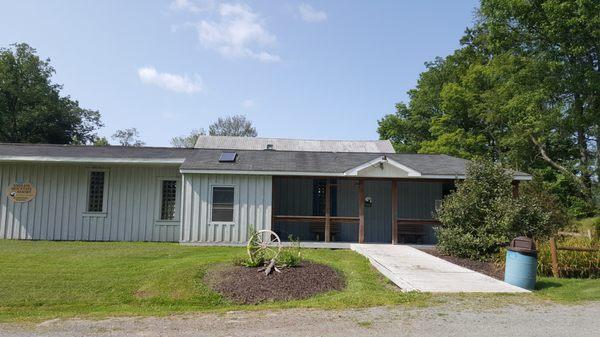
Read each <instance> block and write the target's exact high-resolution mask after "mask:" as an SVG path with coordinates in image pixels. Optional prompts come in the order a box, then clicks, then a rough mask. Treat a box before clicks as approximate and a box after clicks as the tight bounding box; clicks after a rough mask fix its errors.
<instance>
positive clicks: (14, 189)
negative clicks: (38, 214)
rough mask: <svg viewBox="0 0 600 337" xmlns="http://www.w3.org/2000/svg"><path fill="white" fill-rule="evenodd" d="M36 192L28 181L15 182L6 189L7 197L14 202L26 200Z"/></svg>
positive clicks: (31, 197) (33, 196) (29, 199)
mask: <svg viewBox="0 0 600 337" xmlns="http://www.w3.org/2000/svg"><path fill="white" fill-rule="evenodd" d="M36 192H37V191H36V189H35V187H33V185H31V184H30V183H21V184H19V183H17V184H14V185H12V186H11V187H10V188H9V189H8V197H9V198H10V200H12V201H14V202H28V201H31V199H33V198H35V194H36Z"/></svg>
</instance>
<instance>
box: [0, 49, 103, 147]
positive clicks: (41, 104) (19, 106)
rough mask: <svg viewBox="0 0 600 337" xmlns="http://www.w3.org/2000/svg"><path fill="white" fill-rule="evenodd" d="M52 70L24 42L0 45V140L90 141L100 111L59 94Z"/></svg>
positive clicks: (81, 142) (93, 134) (67, 142)
mask: <svg viewBox="0 0 600 337" xmlns="http://www.w3.org/2000/svg"><path fill="white" fill-rule="evenodd" d="M54 72H55V70H54V68H52V66H50V60H49V59H46V60H43V59H41V58H40V57H39V56H38V55H37V52H36V50H35V49H33V48H32V47H30V46H29V45H27V44H25V43H19V44H13V45H11V46H10V47H9V48H0V142H13V143H53V144H87V143H91V142H93V140H94V139H95V137H96V135H95V133H94V131H96V130H97V129H98V128H100V127H102V122H101V121H100V113H99V112H98V111H94V110H88V109H84V108H81V107H80V106H79V102H77V101H76V100H73V99H71V97H69V96H62V95H61V92H60V91H61V90H62V85H60V84H56V83H52V79H51V77H52V75H53V74H54Z"/></svg>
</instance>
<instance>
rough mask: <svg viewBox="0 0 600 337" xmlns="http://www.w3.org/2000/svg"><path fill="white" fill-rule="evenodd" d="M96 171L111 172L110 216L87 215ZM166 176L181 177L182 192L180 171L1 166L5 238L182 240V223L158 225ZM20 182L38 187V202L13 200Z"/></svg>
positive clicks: (0, 224) (0, 225) (0, 214)
mask: <svg viewBox="0 0 600 337" xmlns="http://www.w3.org/2000/svg"><path fill="white" fill-rule="evenodd" d="M94 168H97V169H108V175H107V179H108V184H107V189H106V191H105V193H107V205H106V210H107V213H106V216H97V215H96V216H88V215H86V214H85V211H86V206H87V205H86V200H87V192H88V191H87V189H88V186H87V184H88V176H87V175H88V172H89V170H90V169H94ZM161 177H172V178H176V179H179V182H178V185H177V188H178V189H179V190H181V189H182V184H181V179H180V178H179V177H180V173H179V169H178V168H176V167H152V166H148V167H140V166H126V165H120V166H91V165H60V164H37V163H36V164H0V192H1V198H0V238H2V239H34V240H83V241H178V240H179V221H178V220H177V221H173V222H169V223H160V222H157V221H156V220H157V217H158V215H159V211H158V207H159V199H158V198H159V197H160V188H159V184H160V181H159V178H161ZM17 179H23V181H24V182H29V183H31V184H32V185H33V186H34V187H35V188H36V190H37V195H36V197H35V198H34V199H33V200H31V201H29V202H24V203H15V202H13V201H11V200H10V199H9V198H8V193H7V192H8V188H9V187H10V186H11V185H12V184H14V183H15V182H16V180H17ZM176 207H179V205H176ZM180 216H182V215H180Z"/></svg>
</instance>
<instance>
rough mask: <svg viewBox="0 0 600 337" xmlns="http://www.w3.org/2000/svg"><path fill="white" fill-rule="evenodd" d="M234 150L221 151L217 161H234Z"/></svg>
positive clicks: (235, 154) (235, 155)
mask: <svg viewBox="0 0 600 337" xmlns="http://www.w3.org/2000/svg"><path fill="white" fill-rule="evenodd" d="M236 157H237V153H236V152H223V153H221V156H220V157H219V163H235V158H236Z"/></svg>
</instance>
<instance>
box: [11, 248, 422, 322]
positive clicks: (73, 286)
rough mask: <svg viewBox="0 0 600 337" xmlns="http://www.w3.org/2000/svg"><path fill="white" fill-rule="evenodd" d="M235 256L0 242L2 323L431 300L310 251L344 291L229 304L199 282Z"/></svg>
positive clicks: (345, 258)
mask: <svg viewBox="0 0 600 337" xmlns="http://www.w3.org/2000/svg"><path fill="white" fill-rule="evenodd" d="M241 254H244V249H243V248H235V247H186V246H180V245H178V244H171V243H119V242H115V243H99V242H98V243H85V242H48V241H37V242H36V241H11V240H0V285H1V286H0V321H39V320H44V319H50V318H57V317H73V316H80V317H104V316H118V315H166V314H171V313H181V312H194V311H227V310H239V309H244V310H248V309H264V308H288V307H295V308H298V307H311V308H349V307H367V306H376V305H394V304H422V303H424V302H425V300H426V299H427V298H428V297H429V296H428V295H426V294H417V293H401V292H400V291H397V290H396V289H394V287H392V286H391V285H390V284H389V283H388V281H387V280H385V279H384V278H383V277H382V276H381V275H380V274H379V273H377V272H376V271H375V270H374V269H373V268H372V267H371V265H370V264H369V262H368V261H367V260H366V259H365V258H363V257H362V256H360V255H358V254H356V253H354V252H352V251H348V250H326V249H318V250H314V249H312V250H303V254H304V256H305V257H307V258H309V259H310V260H313V261H316V262H321V263H325V264H328V265H330V266H332V267H334V268H336V269H337V270H339V271H341V272H342V273H343V275H344V276H345V278H346V283H347V287H346V289H345V290H343V291H333V292H329V293H325V294H321V295H317V296H315V297H312V298H309V299H306V300H297V301H289V302H272V303H265V304H260V305H246V306H244V305H235V304H232V303H229V302H228V301H227V300H225V299H223V298H222V297H221V296H220V295H219V294H217V293H215V292H213V291H212V290H210V289H208V288H207V287H206V286H205V285H204V283H203V282H202V276H203V274H204V272H205V271H206V269H207V267H208V266H209V265H211V264H214V263H220V262H228V261H231V259H232V257H234V256H237V255H241Z"/></svg>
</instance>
